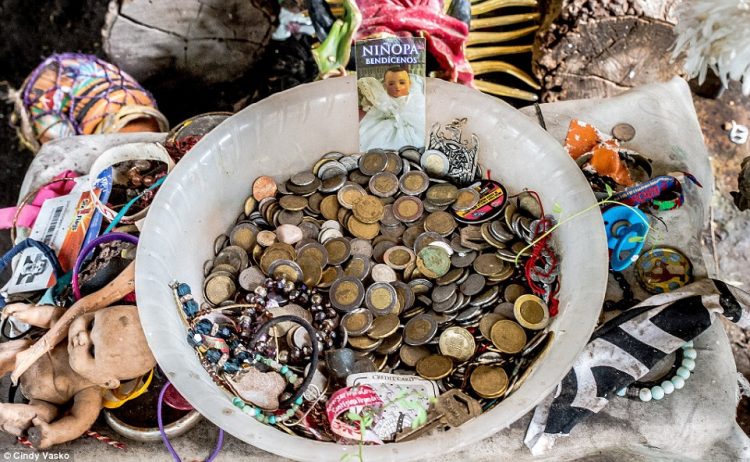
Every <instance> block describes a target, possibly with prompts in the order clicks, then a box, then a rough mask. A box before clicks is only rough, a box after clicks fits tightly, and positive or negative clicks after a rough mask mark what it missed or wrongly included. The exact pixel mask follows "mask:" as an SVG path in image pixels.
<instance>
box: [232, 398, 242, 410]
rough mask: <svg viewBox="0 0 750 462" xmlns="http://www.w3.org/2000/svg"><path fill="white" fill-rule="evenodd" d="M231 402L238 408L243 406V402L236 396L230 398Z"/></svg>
mask: <svg viewBox="0 0 750 462" xmlns="http://www.w3.org/2000/svg"><path fill="white" fill-rule="evenodd" d="M232 404H234V405H235V406H236V407H238V408H240V409H242V407H243V406H245V403H244V402H243V401H242V400H241V399H240V398H238V397H237V396H235V397H234V398H232Z"/></svg>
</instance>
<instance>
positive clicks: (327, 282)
mask: <svg viewBox="0 0 750 462" xmlns="http://www.w3.org/2000/svg"><path fill="white" fill-rule="evenodd" d="M338 277H339V269H338V268H337V267H335V266H329V267H328V268H326V269H325V270H323V274H322V275H321V277H320V282H319V283H318V288H321V289H326V288H328V287H331V284H333V283H334V281H336V279H338Z"/></svg>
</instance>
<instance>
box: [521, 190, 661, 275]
mask: <svg viewBox="0 0 750 462" xmlns="http://www.w3.org/2000/svg"><path fill="white" fill-rule="evenodd" d="M606 204H614V205H622V206H624V207H627V208H629V209H630V210H632V211H634V212H635V207H633V206H630V205H628V204H623V203H622V202H619V201H611V200H609V198H606V199H602V200H601V201H599V202H597V203H596V204H594V205H592V206H590V207H586V208H585V209H583V210H581V211H580V212H578V213H575V214H573V215H571V216H569V217H568V218H566V219H564V220H563V221H561V222H560V223H558V224H556V225H555V226H553V227H552V228H550V229H549V231H547V232H546V233H544V234H542V235H541V236H539V237H538V238H536V239H534V240H533V241H532V242H531V244H529V245H527V246H526V247H524V248H523V249H522V250H521V251H520V252H518V253H517V254H516V259H515V261H514V263H515V264H516V266H518V262H519V260H520V259H521V256H522V254H523V253H524V252H526V251H527V250H529V249H531V248H533V247H534V246H535V245H537V244H538V243H539V241H541V240H542V239H544V238H546V237H547V236H549V235H550V234H552V232H553V231H555V230H556V229H557V228H559V227H560V226H562V225H564V224H565V223H568V222H569V221H571V220H574V219H576V218H578V217H579V216H581V215H583V214H585V213H587V212H590V211H591V210H593V209H596V208H599V207H601V206H602V205H606ZM636 213H637V212H636ZM637 215H638V218H640V219H641V220H642V221H643V222H644V223H645V225H646V235H645V236H643V239H646V237H647V236H648V233H649V231H651V223H649V222H648V220H645V219H644V218H642V217H641V215H640V214H637Z"/></svg>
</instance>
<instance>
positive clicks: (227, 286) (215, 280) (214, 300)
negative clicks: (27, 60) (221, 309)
mask: <svg viewBox="0 0 750 462" xmlns="http://www.w3.org/2000/svg"><path fill="white" fill-rule="evenodd" d="M236 291H237V286H236V285H235V284H234V281H233V280H232V278H230V277H227V276H223V275H217V276H215V277H212V278H209V279H208V280H207V281H206V285H205V287H204V293H205V295H206V299H207V300H208V301H209V302H210V303H211V304H213V305H218V304H219V303H221V302H223V301H226V300H229V299H230V298H232V296H233V295H234V293H235V292H236Z"/></svg>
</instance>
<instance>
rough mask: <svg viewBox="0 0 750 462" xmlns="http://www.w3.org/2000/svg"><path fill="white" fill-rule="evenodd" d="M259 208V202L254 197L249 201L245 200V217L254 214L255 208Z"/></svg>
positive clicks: (249, 198)
mask: <svg viewBox="0 0 750 462" xmlns="http://www.w3.org/2000/svg"><path fill="white" fill-rule="evenodd" d="M257 206H258V201H256V200H255V198H254V197H253V196H250V197H248V198H247V199H245V207H244V211H245V215H250V214H251V213H253V212H254V211H255V207H257Z"/></svg>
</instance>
